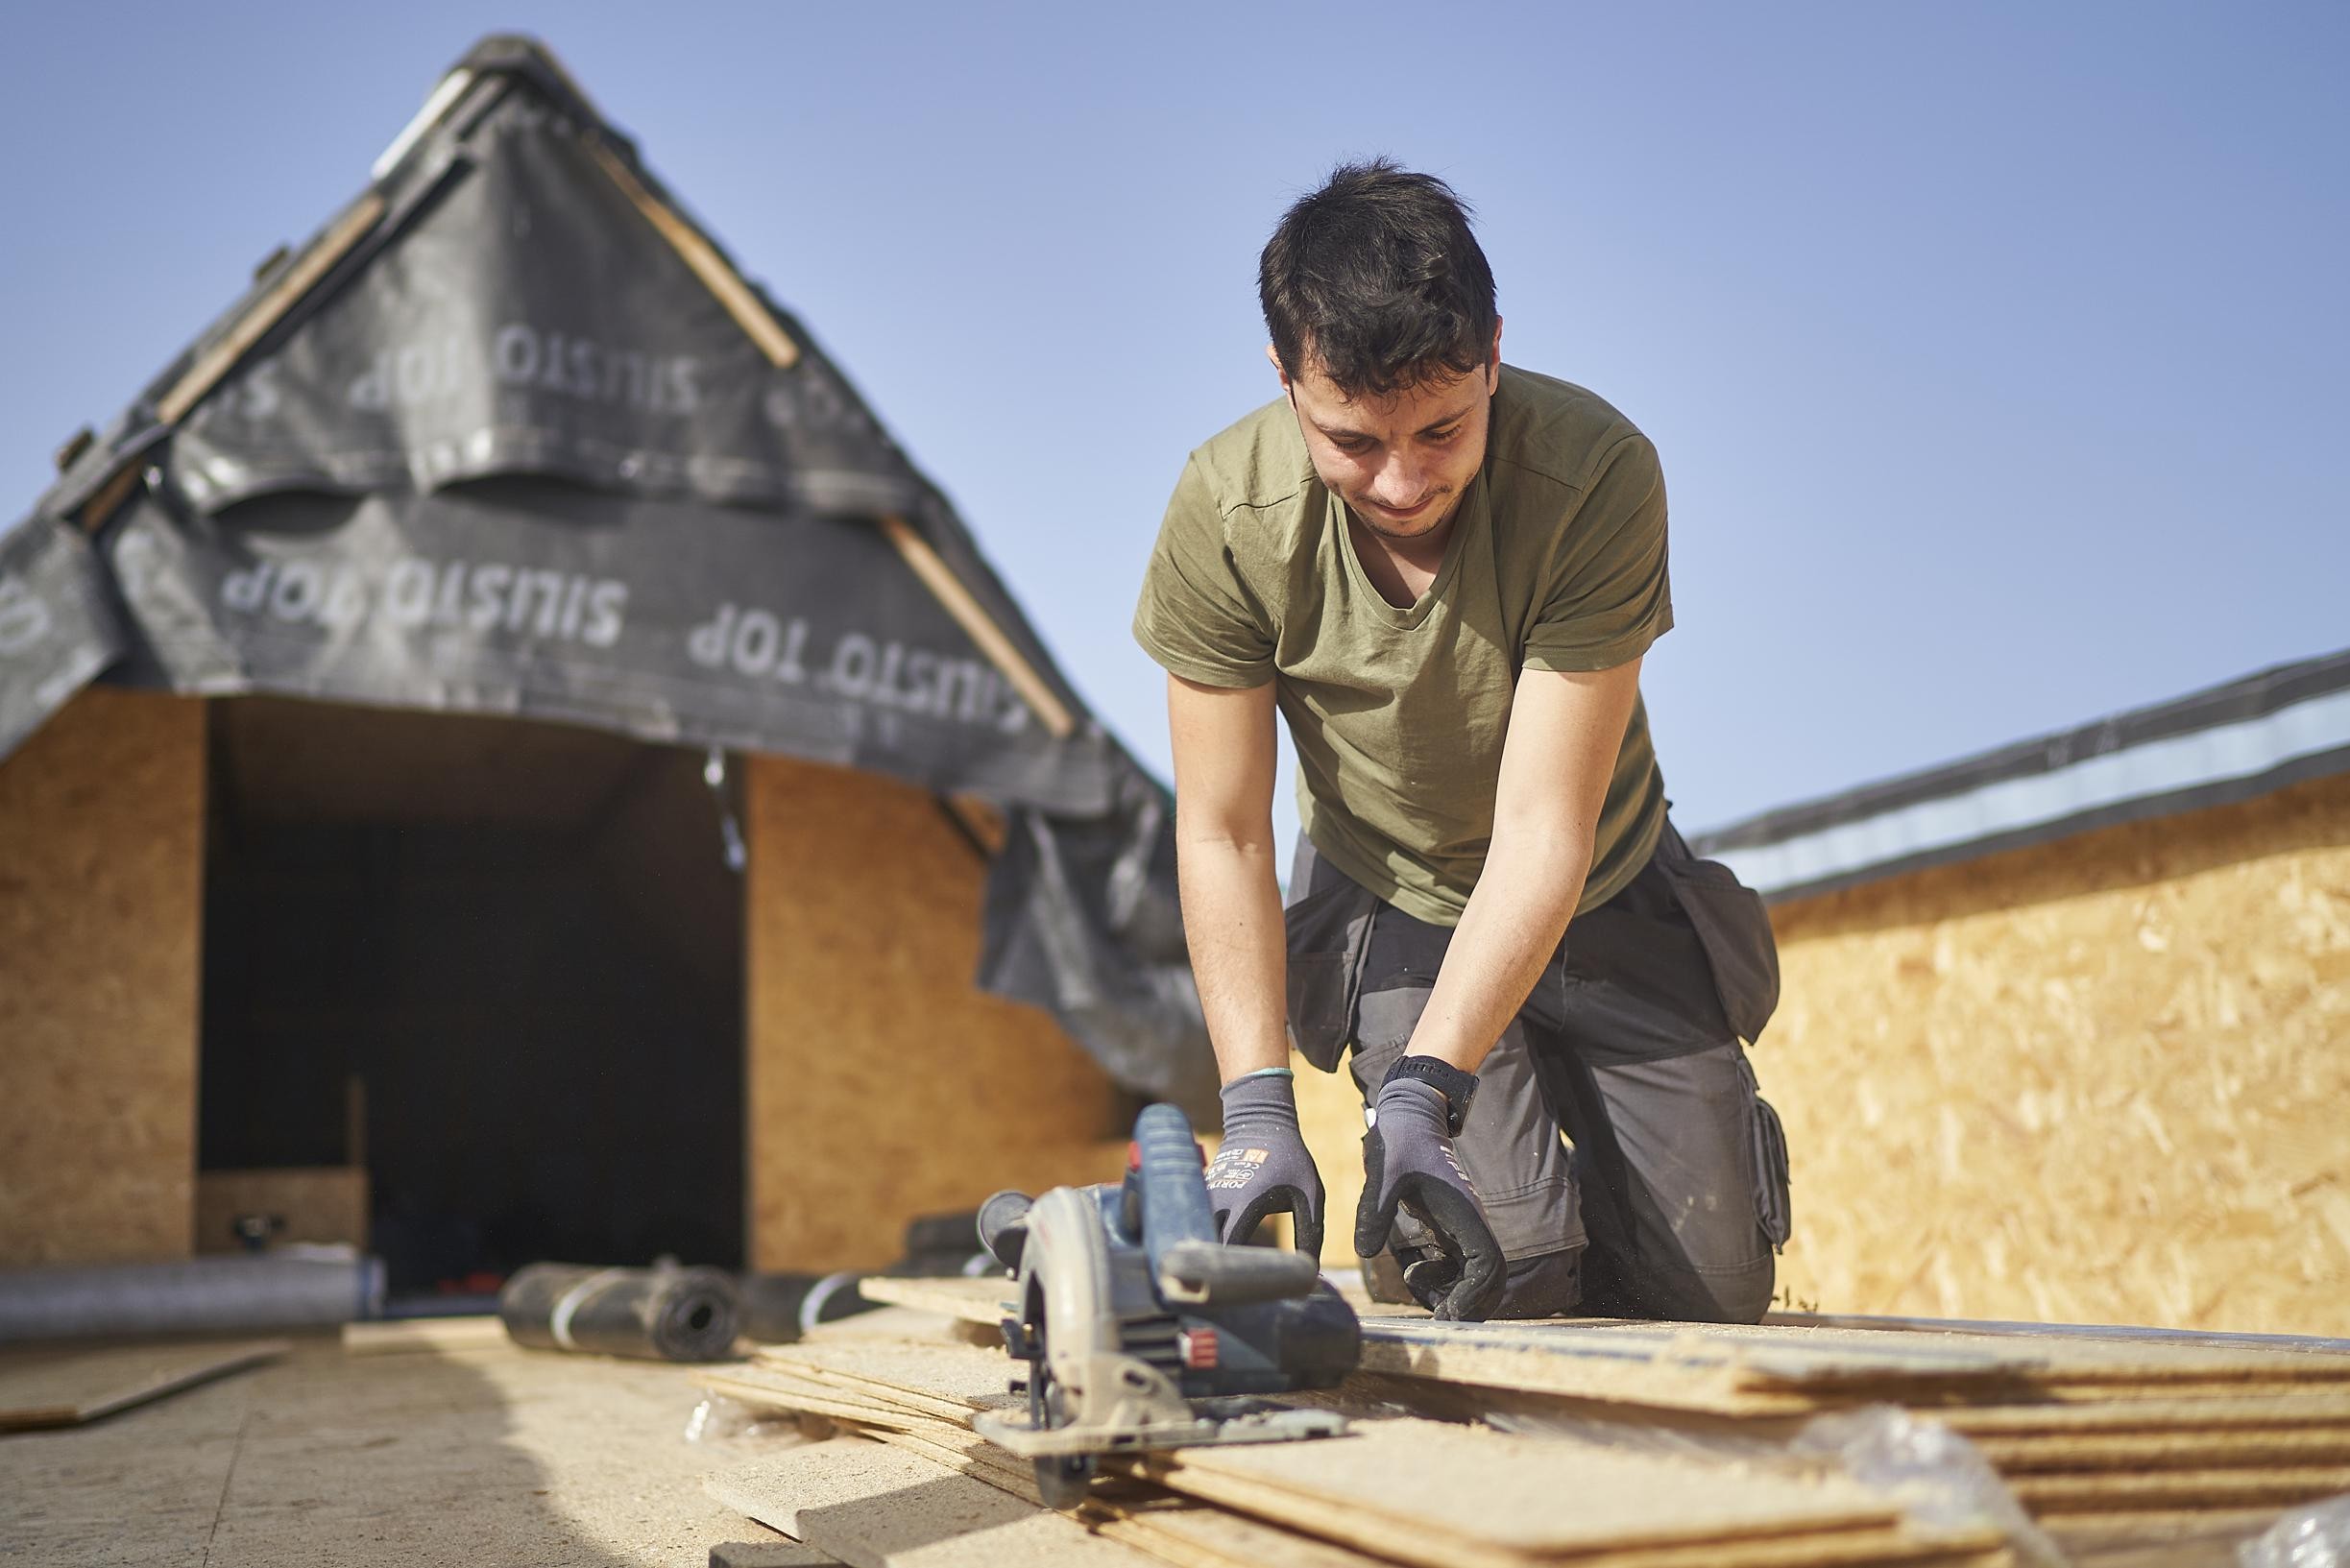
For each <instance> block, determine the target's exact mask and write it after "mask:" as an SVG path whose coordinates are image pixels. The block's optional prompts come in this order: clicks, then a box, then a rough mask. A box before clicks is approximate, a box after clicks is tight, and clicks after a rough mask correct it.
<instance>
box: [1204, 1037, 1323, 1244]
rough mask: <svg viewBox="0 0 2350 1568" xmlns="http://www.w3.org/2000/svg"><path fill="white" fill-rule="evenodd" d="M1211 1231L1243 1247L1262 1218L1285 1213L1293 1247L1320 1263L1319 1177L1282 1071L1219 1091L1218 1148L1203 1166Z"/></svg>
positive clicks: (1259, 1075)
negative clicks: (1293, 1237) (1211, 1214)
mask: <svg viewBox="0 0 2350 1568" xmlns="http://www.w3.org/2000/svg"><path fill="white" fill-rule="evenodd" d="M1207 1200H1208V1207H1209V1208H1211V1209H1212V1210H1214V1211H1215V1216H1216V1234H1217V1236H1218V1237H1219V1238H1220V1239H1221V1240H1223V1241H1226V1242H1246V1241H1248V1238H1249V1237H1250V1236H1251V1235H1253V1234H1254V1233H1255V1231H1256V1227H1257V1224H1258V1222H1259V1221H1261V1220H1262V1219H1264V1218H1265V1217H1266V1216H1267V1215H1269V1214H1280V1213H1282V1212H1284V1211H1286V1212H1287V1213H1288V1214H1289V1215H1290V1217H1291V1219H1292V1222H1293V1225H1294V1228H1295V1231H1296V1242H1297V1250H1298V1251H1300V1252H1304V1253H1309V1254H1311V1255H1312V1256H1313V1258H1314V1260H1315V1261H1316V1262H1317V1263H1319V1262H1320V1261H1321V1210H1322V1190H1321V1172H1320V1171H1318V1170H1315V1169H1314V1156H1313V1155H1311V1154H1309V1153H1307V1152H1306V1147H1305V1137H1304V1135H1303V1134H1301V1133H1300V1132H1299V1131H1298V1130H1297V1091H1296V1085H1295V1084H1293V1083H1292V1082H1291V1081H1290V1074H1289V1071H1288V1070H1287V1069H1286V1068H1283V1069H1279V1070H1276V1071H1273V1072H1270V1073H1249V1074H1248V1076H1246V1077H1242V1078H1235V1079H1234V1080H1233V1081H1232V1082H1230V1083H1227V1084H1225V1085H1224V1086H1223V1146H1221V1147H1219V1148H1218V1149H1217V1150H1216V1158H1215V1160H1214V1161H1213V1162H1212V1163H1211V1164H1210V1165H1209V1166H1208V1168H1207Z"/></svg>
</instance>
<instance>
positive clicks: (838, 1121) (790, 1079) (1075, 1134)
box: [744, 757, 1123, 1271]
mask: <svg viewBox="0 0 2350 1568" xmlns="http://www.w3.org/2000/svg"><path fill="white" fill-rule="evenodd" d="M744 797H745V802H744V804H745V817H746V823H747V836H748V850H749V857H750V858H749V867H748V872H747V876H746V880H745V883H744V905H745V909H744V924H745V928H746V941H745V956H746V958H747V961H748V967H749V972H750V977H749V997H748V1033H749V1096H748V1103H749V1111H748V1114H749V1120H750V1126H749V1129H748V1130H749V1149H750V1195H751V1218H750V1229H751V1237H750V1241H751V1245H750V1254H751V1259H752V1264H753V1266H755V1267H759V1268H769V1269H794V1270H801V1271H811V1270H822V1269H834V1268H871V1267H877V1266H881V1265H883V1264H885V1263H887V1262H889V1261H890V1260H892V1259H893V1258H895V1257H896V1256H897V1254H898V1251H899V1243H900V1239H901V1236H902V1233H903V1231H904V1228H905V1224H906V1221H907V1220H908V1219H909V1218H913V1217H914V1216H915V1215H918V1214H929V1213H937V1212H942V1211H947V1210H954V1209H968V1208H976V1207H978V1205H979V1204H980V1202H981V1200H982V1199H984V1198H985V1197H986V1196H987V1194H989V1193H991V1192H993V1191H995V1190H996V1189H998V1188H1003V1187H1018V1188H1021V1189H1023V1190H1025V1191H1028V1192H1030V1193H1035V1192H1041V1191H1043V1190H1044V1189H1046V1188H1048V1187H1053V1186H1057V1185H1062V1184H1066V1183H1072V1182H1090V1181H1106V1180H1110V1179H1113V1178H1114V1177H1115V1176H1116V1175H1117V1174H1118V1172H1119V1170H1122V1169H1123V1161H1122V1159H1121V1158H1120V1155H1119V1152H1118V1151H1115V1150H1111V1149H1106V1148H1105V1147H1104V1144H1105V1142H1106V1141H1108V1140H1111V1139H1113V1138H1116V1137H1118V1136H1119V1132H1118V1129H1116V1128H1114V1127H1113V1126H1112V1120H1113V1115H1114V1111H1113V1107H1114V1103H1115V1097H1114V1095H1113V1092H1112V1089H1111V1086H1110V1083H1109V1080H1108V1078H1107V1077H1106V1076H1105V1075H1104V1074H1103V1073H1102V1070H1101V1069H1100V1068H1098V1067H1096V1066H1095V1065H1094V1063H1093V1062H1092V1060H1091V1059H1090V1058H1089V1057H1087V1056H1086V1055H1085V1053H1084V1052H1083V1051H1082V1050H1080V1049H1078V1047H1077V1045H1076V1044H1075V1043H1074V1042H1072V1041H1071V1040H1070V1039H1069V1038H1068V1037H1067V1036H1066V1035H1064V1034H1063V1033H1062V1032H1061V1030H1060V1028H1059V1026H1058V1025H1055V1024H1054V1022H1053V1020H1052V1019H1051V1018H1050V1017H1048V1016H1047V1015H1046V1014H1044V1013H1042V1012H1039V1011H1037V1010H1035V1009H1033V1008H1029V1007H1025V1006H1022V1005H1020V1004H1018V1003H1015V1002H1010V1001H1005V1000H1003V999H1002V998H998V997H991V996H987V995H984V994H982V993H981V992H980V991H979V990H978V988H977V987H976V986H974V985H973V983H972V978H971V977H972V973H973V971H974V969H975V968H976V967H977V963H978V957H979V942H980V898H981V883H982V880H983V877H984V873H985V869H986V868H985V866H984V865H983V864H982V863H981V859H980V857H979V856H978V855H977V854H976V853H974V851H973V850H972V848H971V846H970V844H969V843H968V842H967V841H966V840H965V839H964V838H963V837H962V836H961V835H960V834H959V833H957V832H956V830H955V829H954V827H953V826H952V825H951V824H949V823H948V822H947V821H946V819H945V818H944V817H943V816H942V815H941V814H940V811H939V808H938V806H937V804H936V803H935V802H934V801H933V799H932V798H931V797H930V796H929V795H928V794H926V793H924V792H923V791H922V790H920V789H917V788H914V787H913V786H911V785H909V784H900V783H898V782H896V781H894V780H890V779H884V778H882V777H880V776H878V775H875V774H870V773H860V772H853V771H850V770H847V769H843V768H834V767H826V766H822V765H818V764H815V763H808V762H799V761H793V760H787V759H782V758H766V757H762V758H754V759H752V760H751V763H750V766H749V768H748V770H747V774H746V780H745V788H744Z"/></svg>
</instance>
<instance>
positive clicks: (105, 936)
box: [0, 689, 205, 1267]
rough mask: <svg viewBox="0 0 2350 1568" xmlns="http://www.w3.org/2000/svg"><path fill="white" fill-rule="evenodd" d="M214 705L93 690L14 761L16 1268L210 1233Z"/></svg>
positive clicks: (92, 1259)
mask: <svg viewBox="0 0 2350 1568" xmlns="http://www.w3.org/2000/svg"><path fill="white" fill-rule="evenodd" d="M204 811H205V717H204V704H203V703H202V702H199V701H194V700H190V699H185V698H180V697H168V696H159V695H156V694H153V693H148V692H130V691H116V690H110V689H109V690H100V689H92V690H88V691H85V692H84V693H82V694H81V695H80V696H78V697H76V698H74V699H73V701H71V702H69V703H67V704H66V705H65V707H64V708H63V709H61V710H60V711H59V712H58V713H57V714H56V715H55V716H54V717H52V718H51V719H50V720H49V722H48V723H47V724H46V725H44V726H43V727H42V728H41V729H40V730H38V731H36V733H35V734H34V735H33V736H32V737H31V738H30V739H28V740H27V741H26V742H25V743H24V745H23V746H22V747H20V748H19V749H18V750H17V751H16V752H15V753H14V754H13V755H12V756H10V757H9V758H8V759H7V760H5V761H0V1042H5V1054H6V1064H7V1065H6V1070H5V1071H6V1077H5V1085H6V1087H5V1091H0V1267H11V1266H21V1265H28V1264H61V1263H118V1262H136V1261H145V1260H160V1259H167V1258H184V1257H186V1256H187V1255H188V1253H189V1250H190V1248H191V1245H192V1242H193V1229H194V1219H195V1197H196V1193H195V1178H196V1038H197V977H198V969H199V941H200V930H199V926H200V918H201V911H202V909H203V901H204Z"/></svg>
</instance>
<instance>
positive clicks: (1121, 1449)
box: [973, 1105, 1363, 1508]
mask: <svg viewBox="0 0 2350 1568" xmlns="http://www.w3.org/2000/svg"><path fill="white" fill-rule="evenodd" d="M979 1228H980V1241H981V1243H982V1244H983V1245H984V1246H985V1247H986V1248H987V1250H988V1252H989V1253H991V1254H992V1255H993V1256H994V1257H995V1259H996V1261H997V1262H998V1263H1001V1264H1003V1265H1004V1266H1005V1267H1006V1268H1008V1269H1010V1270H1012V1272H1013V1274H1014V1276H1015V1281H1016V1284H1015V1290H1014V1295H1013V1300H1012V1301H1011V1303H1010V1315H1008V1316H1007V1317H1005V1320H1004V1341H1005V1347H1006V1348H1008V1349H1009V1350H1010V1352H1011V1354H1012V1355H1013V1356H1014V1357H1016V1358H1018V1359H1020V1360H1022V1361H1025V1362H1027V1363H1029V1370H1028V1375H1027V1378H1026V1379H1025V1382H1015V1383H1014V1385H1013V1389H1014V1391H1015V1392H1018V1391H1021V1390H1022V1389H1023V1388H1025V1391H1026V1392H1027V1394H1028V1401H1029V1404H1028V1411H1027V1416H1026V1418H1025V1419H1023V1418H1021V1417H1020V1416H1019V1415H1017V1414H1015V1413H1012V1412H1008V1411H1006V1412H1002V1413H991V1414H984V1415H981V1416H979V1417H978V1418H976V1420H975V1421H974V1422H973V1425H974V1427H975V1428H976V1429H977V1430H978V1431H979V1432H980V1433H981V1435H984V1436H986V1437H987V1438H989V1439H990V1440H992V1441H994V1442H996V1443H998V1444H1000V1445H1001V1446H1003V1447H1005V1448H1006V1449H1009V1450H1010V1451H1011V1452H1012V1453H1014V1454H1017V1455H1020V1456H1021V1457H1022V1458H1025V1459H1031V1460H1033V1461H1034V1463H1035V1466H1036V1489H1037V1491H1038V1492H1040V1493H1041V1494H1042V1495H1043V1497H1044V1501H1045V1503H1046V1505H1047V1506H1048V1507H1051V1508H1073V1507H1075V1506H1076V1505H1077V1503H1078V1501H1079V1500H1080V1499H1081V1498H1082V1497H1083V1496H1084V1494H1085V1489H1086V1485H1087V1484H1088V1483H1089V1482H1090V1481H1091V1480H1092V1478H1093V1475H1094V1473H1095V1471H1096V1469H1097V1468H1098V1467H1099V1465H1100V1462H1101V1460H1102V1458H1103V1457H1104V1456H1106V1455H1116V1454H1131V1453H1138V1452H1143V1451H1146V1450H1151V1449H1166V1448H1187V1447H1192V1446H1195V1445H1199V1444H1202V1443H1240V1442H1277V1441H1283V1440H1287V1439H1292V1438H1299V1437H1327V1436H1334V1435H1338V1434H1340V1433H1342V1432H1344V1431H1345V1418H1344V1417H1342V1416H1340V1415H1337V1414H1335V1413H1333V1412H1330V1411H1319V1410H1296V1409H1289V1408H1285V1407H1281V1406H1277V1405H1273V1404H1271V1403H1270V1402H1269V1401H1268V1400H1267V1398H1266V1396H1268V1395H1275V1394H1286V1393H1294V1392H1296V1391H1299V1390H1303V1389H1313V1388H1329V1387H1336V1386H1337V1385H1338V1384H1339V1383H1340V1382H1341V1381H1342V1380H1344V1379H1345V1376H1346V1374H1347V1373H1349V1372H1351V1371H1353V1370H1354V1368H1355V1365H1356V1363H1358V1362H1359V1361H1360V1360H1361V1359H1362V1348H1363V1336H1362V1325H1361V1324H1360V1323H1359V1322H1358V1321H1357V1320H1356V1318H1355V1315H1354V1309H1353V1308H1351V1307H1349V1306H1348V1305H1347V1304H1346V1302H1345V1298H1344V1297H1342V1296H1341V1295H1339V1293H1338V1292H1337V1291H1334V1290H1332V1289H1331V1288H1330V1287H1329V1286H1328V1285H1327V1284H1325V1283H1324V1282H1323V1281H1322V1278H1321V1274H1320V1268H1319V1267H1318V1266H1317V1265H1316V1262H1315V1260H1314V1259H1313V1258H1312V1257H1310V1256H1307V1255H1306V1254H1303V1253H1296V1252H1284V1251H1279V1250H1276V1249H1274V1248H1272V1247H1259V1246H1226V1245H1224V1244H1223V1243H1222V1242H1218V1241H1217V1240H1216V1226H1215V1220H1214V1218H1213V1216H1212V1212H1211V1210H1210V1209H1209V1206H1208V1195H1207V1180H1206V1174H1205V1171H1204V1170H1203V1168H1202V1160H1201V1155H1200V1150H1199V1144H1198V1143H1197V1142H1196V1141H1195V1140H1194V1139H1193V1137H1192V1129H1191V1123H1190V1122H1189V1121H1188V1120H1186V1119H1185V1117H1184V1115H1183V1113H1182V1112H1181V1111H1179V1110H1177V1109H1176V1108H1175V1106H1173V1105H1150V1106H1146V1107H1144V1109H1143V1112H1142V1115H1141V1116H1139V1117H1138V1118H1136V1119H1135V1122H1134V1141H1133V1143H1132V1144H1131V1145H1129V1146H1128V1148H1127V1173H1126V1179H1125V1180H1124V1181H1122V1182H1118V1183H1115V1184H1104V1185H1101V1186H1095V1187H1056V1188H1054V1189H1053V1190H1052V1191H1051V1192H1049V1193H1046V1194H1044V1195H1043V1196H1041V1197H1037V1198H1033V1199H1031V1198H1030V1197H1029V1196H1027V1194H1021V1193H1012V1192H1005V1193H998V1194H995V1196H993V1197H991V1198H989V1199H988V1200H987V1203H986V1205H985V1206H984V1207H983V1208H981V1211H980V1227H979Z"/></svg>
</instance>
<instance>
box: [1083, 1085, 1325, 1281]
mask: <svg viewBox="0 0 2350 1568" xmlns="http://www.w3.org/2000/svg"><path fill="white" fill-rule="evenodd" d="M1128 1179H1129V1180H1131V1181H1132V1182H1133V1183H1134V1184H1135V1190H1136V1192H1137V1193H1138V1194H1140V1197H1141V1200H1142V1203H1141V1206H1142V1242H1143V1250H1144V1252H1145V1254H1146V1255H1147V1256H1148V1257H1149V1258H1150V1260H1151V1279H1152V1280H1153V1281H1154V1282H1155V1283H1156V1284H1157V1286H1158V1289H1159V1293H1160V1294H1162V1295H1164V1296H1165V1297H1166V1298H1167V1299H1168V1300H1170V1301H1177V1302H1183V1303H1186V1304H1237V1303H1240V1302H1245V1301H1275V1300H1281V1299H1284V1298H1286V1297H1290V1296H1301V1295H1305V1294H1306V1293H1308V1292H1309V1291H1312V1290H1313V1289H1314V1285H1315V1282H1316V1281H1317V1280H1318V1279H1320V1268H1319V1267H1318V1266H1317V1265H1316V1264H1315V1262H1314V1259H1313V1258H1312V1257H1311V1256H1309V1255H1308V1254H1306V1253H1302V1252H1283V1251H1279V1250H1277V1249H1275V1248H1272V1247H1261V1246H1225V1245H1223V1243H1222V1242H1218V1241H1217V1240H1216V1219H1215V1216H1214V1214H1213V1212H1212V1211H1211V1210H1210V1209H1209V1207H1208V1196H1207V1175H1206V1172H1205V1171H1204V1170H1202V1169H1201V1168H1200V1162H1199V1143H1198V1141H1197V1140H1195V1139H1194V1138H1193V1137H1192V1130H1191V1122H1190V1119H1189V1118H1187V1117H1185V1116H1184V1114H1183V1113H1182V1112H1181V1111H1179V1110H1177V1109H1176V1108H1175V1106H1173V1105H1146V1106H1144V1107H1143V1111H1142V1115H1140V1116H1138V1117H1136V1118H1135V1119H1134V1170H1133V1171H1132V1172H1131V1174H1130V1175H1129V1177H1128Z"/></svg>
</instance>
